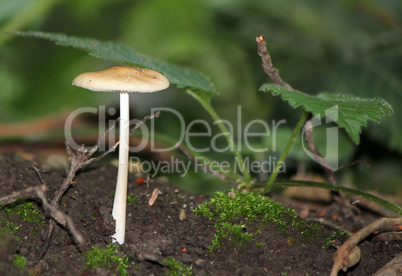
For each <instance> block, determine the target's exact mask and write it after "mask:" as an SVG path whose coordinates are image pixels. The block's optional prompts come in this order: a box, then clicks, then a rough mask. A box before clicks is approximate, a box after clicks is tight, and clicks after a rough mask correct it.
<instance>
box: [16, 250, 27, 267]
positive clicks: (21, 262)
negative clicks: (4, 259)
mask: <svg viewBox="0 0 402 276" xmlns="http://www.w3.org/2000/svg"><path fill="white" fill-rule="evenodd" d="M13 264H14V265H15V266H16V267H18V269H19V270H21V271H22V270H23V269H24V267H25V266H26V265H27V259H26V258H25V257H24V256H20V255H18V254H14V260H13Z"/></svg>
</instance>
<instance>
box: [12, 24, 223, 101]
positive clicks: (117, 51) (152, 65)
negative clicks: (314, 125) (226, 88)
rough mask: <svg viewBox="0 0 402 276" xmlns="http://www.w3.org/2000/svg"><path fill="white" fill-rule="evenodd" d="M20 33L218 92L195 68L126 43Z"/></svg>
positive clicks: (179, 83)
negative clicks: (146, 53)
mask: <svg viewBox="0 0 402 276" xmlns="http://www.w3.org/2000/svg"><path fill="white" fill-rule="evenodd" d="M13 34H15V35H19V36H25V37H35V38H41V39H47V40H51V41H53V42H55V43H56V45H61V46H66V47H74V48H77V49H80V50H84V51H87V52H88V53H89V55H91V56H93V57H97V58H101V59H105V60H110V61H115V62H119V63H121V64H124V65H129V66H138V67H145V68H149V69H152V70H155V71H158V72H160V73H162V74H164V75H165V76H166V77H167V78H168V79H169V81H170V82H171V83H172V84H175V85H177V87H179V88H191V89H192V90H196V91H198V92H199V93H201V94H205V96H207V97H208V98H209V97H211V96H213V95H216V94H218V93H217V91H216V90H215V88H214V87H213V85H212V83H211V82H210V81H209V79H208V78H207V77H206V76H205V75H203V74H201V73H199V72H197V71H195V70H191V69H188V68H185V67H182V66H178V65H175V64H170V63H167V62H165V61H162V60H159V59H156V58H153V57H150V56H147V55H144V54H140V53H137V52H135V51H134V50H133V49H132V48H130V47H129V46H127V45H124V44H121V43H116V42H104V41H100V40H96V39H90V38H80V37H74V36H67V35H64V34H56V33H44V32H17V33H13ZM78 73H79V72H78Z"/></svg>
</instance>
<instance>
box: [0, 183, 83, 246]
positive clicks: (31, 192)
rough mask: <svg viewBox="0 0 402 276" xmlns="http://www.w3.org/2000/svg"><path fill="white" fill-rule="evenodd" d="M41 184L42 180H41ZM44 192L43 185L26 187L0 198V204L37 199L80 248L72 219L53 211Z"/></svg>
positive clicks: (80, 241)
mask: <svg viewBox="0 0 402 276" xmlns="http://www.w3.org/2000/svg"><path fill="white" fill-rule="evenodd" d="M41 182H43V180H41ZM46 190H47V187H46V186H45V185H44V184H42V185H40V186H35V187H28V188H26V189H23V190H20V191H17V192H13V193H12V194H11V195H8V196H4V197H2V198H0V204H1V205H6V204H10V203H12V202H14V201H16V200H17V199H20V198H24V199H26V198H39V199H40V200H41V201H42V204H43V207H44V209H45V210H48V211H50V214H51V217H52V218H53V219H54V220H56V221H57V222H58V223H60V224H61V225H63V226H65V227H67V228H68V229H69V230H70V232H71V234H72V235H73V236H74V238H75V240H76V242H77V243H78V244H80V245H81V246H82V245H83V244H84V242H85V240H84V238H83V236H82V235H81V233H79V232H78V231H77V229H76V228H75V226H74V223H73V221H72V219H71V218H70V217H69V216H68V215H67V214H65V213H63V212H61V211H59V210H57V209H55V208H54V207H53V206H52V205H51V204H49V202H48V201H47V199H46V196H45V191H46ZM54 214H55V215H54Z"/></svg>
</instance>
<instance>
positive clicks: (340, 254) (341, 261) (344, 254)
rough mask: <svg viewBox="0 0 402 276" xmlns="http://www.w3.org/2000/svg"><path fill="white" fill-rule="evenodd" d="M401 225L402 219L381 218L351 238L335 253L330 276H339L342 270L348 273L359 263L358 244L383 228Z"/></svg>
mask: <svg viewBox="0 0 402 276" xmlns="http://www.w3.org/2000/svg"><path fill="white" fill-rule="evenodd" d="M400 225H402V218H380V219H378V220H376V221H374V222H373V223H371V224H369V225H367V226H366V227H364V228H363V229H361V230H360V231H359V232H357V233H356V234H354V235H353V236H351V237H350V238H349V239H348V240H347V241H346V242H344V243H343V245H342V246H341V247H339V248H338V250H337V251H336V252H335V255H334V265H333V267H332V271H331V274H330V275H331V276H337V275H338V272H339V271H340V270H344V271H346V269H347V268H348V267H351V266H354V265H355V264H357V263H358V262H359V260H360V249H359V248H358V247H357V244H358V243H359V242H360V241H362V240H363V239H365V238H366V237H367V236H368V235H369V234H371V233H374V232H375V231H377V230H378V229H380V228H382V227H390V226H400Z"/></svg>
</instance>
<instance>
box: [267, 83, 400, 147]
mask: <svg viewBox="0 0 402 276" xmlns="http://www.w3.org/2000/svg"><path fill="white" fill-rule="evenodd" d="M260 91H263V92H271V93H272V94H273V95H275V96H278V95H280V96H281V97H282V99H283V100H286V101H288V102H289V104H290V105H291V106H292V107H294V108H297V107H299V106H303V107H304V109H305V110H306V111H309V112H311V113H313V114H314V115H315V116H318V117H319V118H322V117H324V116H327V117H329V118H330V119H331V120H333V121H334V122H336V123H337V124H338V125H339V126H340V127H342V128H344V129H345V130H346V132H347V133H348V134H349V135H350V137H351V138H352V140H353V142H355V143H356V144H359V142H360V137H359V134H360V132H361V128H362V127H365V126H367V121H369V120H373V121H375V122H377V123H378V122H380V120H381V118H382V117H384V116H390V115H391V114H392V112H393V111H392V108H391V106H390V105H389V104H388V103H387V102H386V101H385V100H383V99H379V98H374V99H362V98H358V97H354V96H351V95H342V94H330V93H321V94H318V95H308V94H305V93H302V92H299V91H290V90H287V89H284V88H282V87H279V86H276V85H273V84H264V85H263V86H261V88H260Z"/></svg>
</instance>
